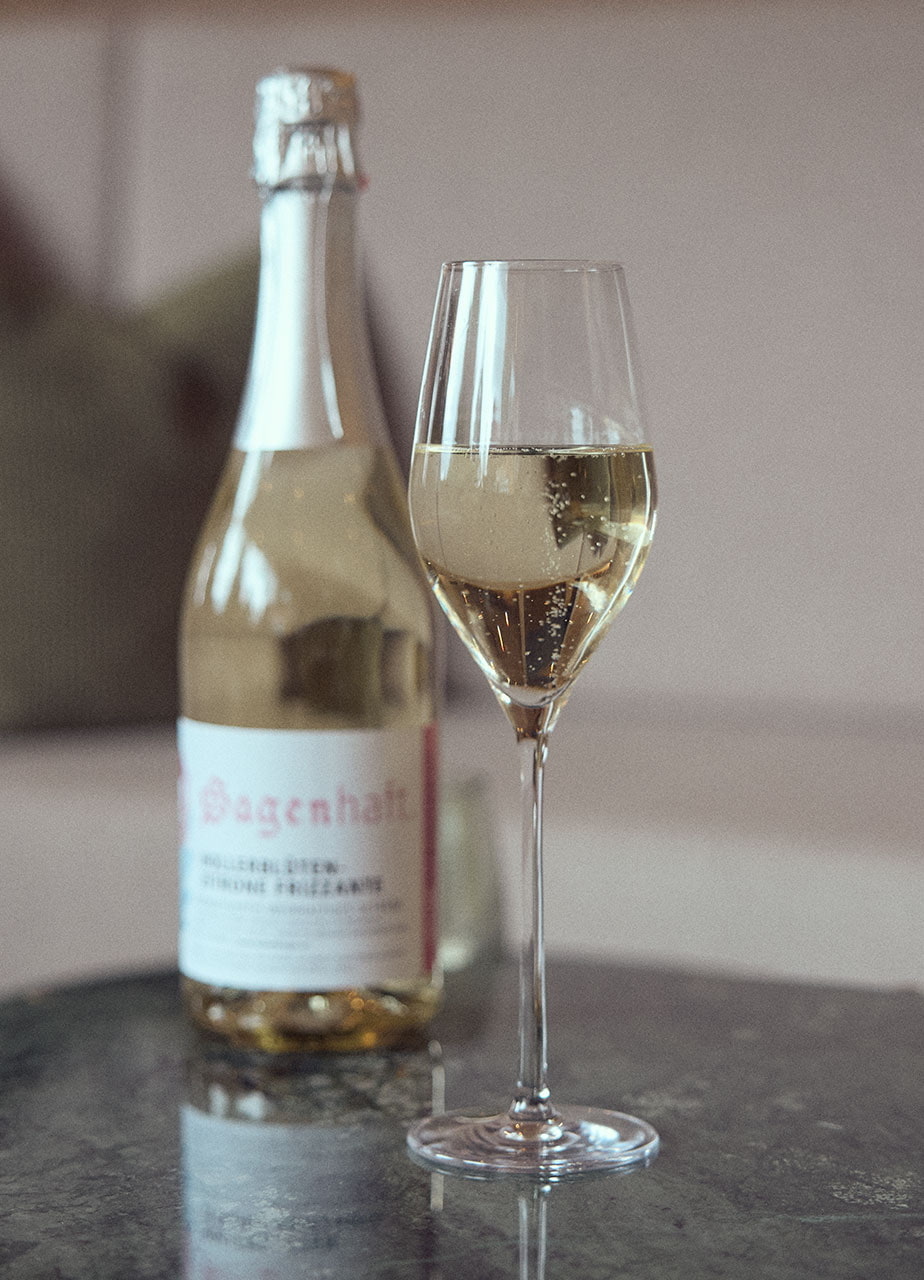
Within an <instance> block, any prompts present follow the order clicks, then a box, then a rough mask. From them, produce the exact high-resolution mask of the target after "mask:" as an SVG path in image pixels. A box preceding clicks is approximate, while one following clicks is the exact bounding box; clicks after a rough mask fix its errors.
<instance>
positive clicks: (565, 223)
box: [0, 0, 924, 723]
mask: <svg viewBox="0 0 924 1280" xmlns="http://www.w3.org/2000/svg"><path fill="white" fill-rule="evenodd" d="M287 60H288V61H293V60H306V61H318V62H325V61H327V62H332V63H339V64H342V65H344V66H348V67H351V68H353V69H355V70H356V71H357V73H358V74H359V76H360V78H361V87H362V89H363V96H364V103H365V115H366V123H365V128H364V135H363V137H364V144H365V146H364V154H365V159H366V163H367V167H368V170H369V172H370V175H371V179H372V182H371V187H370V190H369V192H368V195H367V196H366V199H365V204H364V210H363V218H364V231H365V242H366V245H367V259H368V269H369V277H370V287H371V290H372V294H373V297H374V301H375V306H376V310H377V312H378V314H379V315H380V316H381V317H382V318H383V321H384V325H385V328H386V331H387V335H388V347H389V355H390V358H391V361H392V364H393V365H394V367H395V368H396V370H397V374H396V396H395V398H396V401H397V403H398V405H399V406H400V408H401V411H402V412H401V417H402V418H403V420H404V421H403V423H402V424H401V426H402V427H403V428H404V429H405V430H406V429H408V428H409V424H410V419H411V416H412V413H413V407H414V401H415V396H416V383H417V379H418V376H419V370H420V364H421V360H422V354H423V348H424V343H425V339H426V331H427V326H428V323H429V315H430V307H431V300H432V294H433V289H434V285H435V279H436V273H437V268H438V265H439V263H440V261H441V260H442V259H444V258H446V257H450V256H452V257H456V256H485V255H496V256H512V255H516V256H561V255H575V256H578V255H588V256H598V257H607V256H613V257H618V258H620V259H621V260H622V261H623V262H624V264H625V266H626V268H627V272H628V276H629V281H630V288H631V289H632V291H633V294H634V303H635V309H636V313H637V315H636V318H637V324H638V329H639V333H640V340H641V350H642V364H643V371H644V373H645V376H646V384H647V390H648V400H649V410H650V418H651V423H652V430H653V435H654V438H655V441H656V443H657V445H658V450H659V458H660V480H661V488H662V494H663V499H662V523H661V527H660V529H659V533H658V538H657V540H656V546H655V549H654V551H653V554H652V557H651V560H650V562H649V567H648V569H646V575H645V578H643V581H642V583H641V585H640V587H639V590H638V593H637V596H636V599H635V600H634V601H633V602H632V604H631V605H630V607H629V609H628V610H627V612H626V614H625V615H624V617H623V618H622V619H621V620H620V621H619V622H618V623H617V625H616V628H615V632H614V635H613V636H612V637H611V639H610V640H609V642H608V644H607V645H606V646H605V647H604V649H603V650H602V651H601V652H600V654H599V655H598V656H597V657H596V658H595V660H594V663H593V664H591V666H590V667H589V668H588V671H587V673H586V674H585V676H584V677H583V678H582V679H583V682H584V688H583V689H582V690H580V691H579V692H578V694H576V697H575V703H576V704H580V705H581V706H583V707H584V708H585V710H586V709H587V708H588V707H589V706H590V705H591V703H592V701H594V700H597V699H599V697H600V696H601V695H603V696H607V697H608V696H609V695H611V694H612V695H613V697H614V698H615V699H616V700H617V701H621V702H624V703H625V704H626V705H631V706H641V707H653V708H659V707H660V708H663V709H664V710H665V711H670V710H671V708H673V707H674V705H675V704H676V703H678V702H682V703H685V704H687V705H695V706H698V707H700V708H702V709H709V708H712V709H715V708H716V707H719V708H720V709H721V708H726V709H727V708H728V707H731V708H732V709H734V708H740V709H741V710H742V712H743V713H744V714H746V715H751V714H752V712H753V711H754V709H755V708H757V710H758V711H761V708H762V707H763V704H765V703H769V704H773V705H772V706H771V707H769V708H767V709H766V712H764V711H761V714H764V713H766V714H769V716H770V717H771V718H778V717H782V716H789V715H790V713H791V711H792V708H793V707H794V706H796V705H797V704H799V705H801V706H802V707H803V708H804V709H806V710H807V712H808V713H809V715H811V716H814V715H815V713H816V712H817V713H822V712H823V713H825V714H827V713H829V712H830V713H831V714H834V715H835V716H840V715H841V714H842V713H843V714H846V715H852V714H860V715H861V716H865V715H866V714H867V713H870V714H875V715H879V714H880V713H882V714H887V715H889V714H894V715H901V716H904V717H908V716H909V715H910V716H911V717H913V718H914V719H915V723H918V722H919V721H918V720H917V717H918V716H919V715H920V712H921V710H922V708H924V677H922V672H924V625H922V623H924V603H922V599H924V580H922V579H924V574H922V568H924V532H922V522H921V521H920V519H919V518H918V511H919V507H920V500H921V493H922V491H924V433H922V430H921V403H922V399H924V374H922V367H924V360H922V334H924V266H922V254H924V219H922V212H921V210H922V207H924V153H922V138H924V127H922V126H924V119H922V114H924V113H922V92H921V89H922V80H921V68H922V66H924V11H922V9H921V6H920V4H919V3H918V0H876V3H874V4H870V3H869V0H766V2H759V0H722V2H716V3H710V2H708V0H684V2H683V3H673V4H671V3H658V2H657V0H655V2H652V3H638V4H632V3H621V4H619V3H617V4H608V5H607V4H598V5H587V6H582V5H580V4H577V5H566V4H558V5H555V4H549V5H546V4H541V3H540V4H528V5H527V4H524V5H517V4H503V3H499V4H497V5H495V6H493V7H491V6H483V5H476V6H470V5H466V4H456V5H446V6H440V5H435V6H434V5H426V4H421V5H407V6H404V7H402V6H397V7H389V6H382V5H379V4H367V5H364V6H353V5H349V4H342V5H339V6H335V7H334V8H332V9H330V10H328V9H325V8H321V7H318V8H317V9H315V10H314V11H312V12H311V13H306V14H305V15H304V16H303V17H299V16H296V15H295V14H292V13H289V14H287V15H285V16H282V17H278V18H269V19H265V20H260V21H252V22H248V21H246V20H243V19H240V18H229V19H227V20H222V19H220V18H216V17H214V16H209V17H201V16H200V17H196V16H195V15H186V16H181V15H180V16H172V17H171V16H159V17H158V16H155V17H152V18H149V19H145V18H141V17H138V18H133V19H132V20H131V21H128V20H126V21H124V22H121V23H120V22H118V21H113V22H106V21H103V20H92V19H73V20H71V19H56V18H54V17H49V18H46V19H44V20H43V21H42V22H37V21H36V22H30V21H29V20H28V19H26V18H24V17H19V18H17V19H12V18H8V19H6V20H5V21H3V23H2V25H0V177H2V180H3V181H4V182H5V183H6V185H7V186H8V187H9V188H11V189H12V190H13V192H14V194H15V196H16V198H17V200H18V202H19V203H20V205H21V206H22V207H24V208H25V209H26V210H27V211H28V212H29V213H30V215H31V216H32V217H33V218H34V220H35V222H36V223H37V225H38V226H39V228H40V229H41V231H42V232H43V234H44V235H45V236H46V237H47V241H48V243H49V245H50V246H51V248H52V250H53V251H54V252H55V253H56V254H57V255H58V257H59V259H60V261H61V262H62V263H63V264H64V265H65V267H66V269H67V271H68V272H69V274H70V276H71V278H72V279H73V280H75V281H76V282H77V283H78V284H79V285H80V286H82V287H84V288H87V289H96V290H98V291H99V292H100V293H102V294H103V295H106V296H108V297H110V298H111V299H114V300H117V301H120V302H131V301H132V300H133V299H139V298H143V297H146V296H148V295H150V294H151V293H152V292H154V291H156V290H158V289H159V288H161V287H162V286H165V285H167V284H168V283H170V282H173V281H175V280H177V279H179V278H181V277H182V276H183V275H184V274H185V273H188V272H191V271H194V270H196V269H198V268H201V267H205V266H207V265H209V264H211V263H213V262H215V261H216V260H218V259H220V258H221V256H222V255H223V254H226V253H228V252H230V251H232V250H234V249H236V248H238V247H240V246H242V245H244V244H247V243H249V242H250V241H251V240H252V238H253V235H254V231H255V224H256V216H257V209H256V202H255V198H254V195H253V192H252V191H251V189H250V184H249V179H248V176H247V169H248V158H249V156H248V151H249V136H250V111H251V98H252V88H253V82H254V80H255V79H256V78H257V76H258V75H259V74H261V73H262V72H264V71H266V70H268V69H270V68H272V67H273V66H274V65H276V64H277V63H280V62H283V61H287ZM457 671H458V673H459V674H460V676H461V678H462V679H470V680H471V681H472V682H473V683H476V682H477V681H480V676H477V675H476V673H475V672H474V669H473V668H472V669H471V670H470V669H469V665H468V660H467V659H465V658H464V657H463V656H461V655H460V661H459V662H458V664H457Z"/></svg>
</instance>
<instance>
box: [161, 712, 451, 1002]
mask: <svg viewBox="0 0 924 1280" xmlns="http://www.w3.org/2000/svg"><path fill="white" fill-rule="evenodd" d="M178 741H179V752H180V813H181V821H182V831H183V836H182V850H181V857H180V969H181V971H182V972H183V973H184V974H186V975H187V977H190V978H194V979H197V980H198V981H199V982H205V983H209V984H212V985H215V986H224V987H238V988H241V989H243V990H251V991H291V990H320V991H324V990H333V989H336V988H339V987H349V986H369V985H376V984H378V983H382V982H387V981H390V980H396V981H400V980H402V979H415V978H419V977H421V976H422V975H423V974H425V973H427V972H428V971H429V969H430V967H431V965H432V958H433V945H434V928H433V904H434V887H435V886H434V861H435V858H434V853H435V848H434V846H435V807H434V787H435V767H434V757H435V752H434V741H435V735H434V731H433V729H432V727H429V728H424V729H388V730H371V729H370V730H318V731H313V730H291V729H238V728H231V727H228V726H225V725H213V724H203V723H201V722H200V721H196V720H189V719H181V720H180V722H179V725H178Z"/></svg>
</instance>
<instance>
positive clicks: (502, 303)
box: [408, 261, 658, 1180]
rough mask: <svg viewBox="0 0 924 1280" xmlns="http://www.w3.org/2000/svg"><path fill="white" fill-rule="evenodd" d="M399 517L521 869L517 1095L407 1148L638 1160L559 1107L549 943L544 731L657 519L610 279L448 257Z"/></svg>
mask: <svg viewBox="0 0 924 1280" xmlns="http://www.w3.org/2000/svg"><path fill="white" fill-rule="evenodd" d="M410 506H411V519H412V523H413V527H414V537H415V539H416V542H417V547H418V550H419V551H420V554H421V556H422V558H423V561H424V564H425V566H426V569H427V573H428V575H429V578H430V582H431V585H432V587H433V590H434V592H435V594H436V597H437V599H438V600H439V603H440V605H441V606H442V608H443V610H444V611H445V613H446V614H447V616H448V617H449V620H450V622H451V623H452V625H453V627H454V628H455V630H456V631H457V632H458V634H459V636H460V637H461V638H462V640H463V641H464V643H465V645H466V647H467V648H468V650H469V652H470V653H471V654H472V657H473V658H474V659H475V661H476V662H477V663H478V665H479V667H480V668H481V670H482V671H483V672H484V674H485V675H486V677H487V679H488V681H489V683H490V686H491V688H492V689H493V691H494V693H495V695H496V696H497V699H498V701H499V702H500V704H501V706H502V707H503V708H504V710H505V712H506V713H507V716H508V717H509V719H510V721H511V722H512V724H513V727H514V730H515V733H516V739H517V743H518V749H519V752H520V758H521V759H520V763H521V776H522V833H523V868H522V911H521V937H520V1004H519V1009H520V1012H519V1045H520V1060H519V1078H518V1081H517V1085H516V1089H515V1091H514V1097H513V1101H512V1103H511V1105H510V1108H509V1110H507V1111H506V1112H503V1113H501V1114H499V1115H488V1116H483V1115H472V1114H468V1113H461V1112H450V1113H446V1114H442V1115H434V1116H430V1117H428V1118H426V1119H424V1120H421V1121H419V1122H418V1123H417V1124H416V1125H414V1126H413V1127H412V1128H411V1130H410V1132H409V1135H408V1144H409V1147H410V1149H411V1151H412V1152H413V1153H414V1155H415V1156H416V1157H417V1158H418V1159H420V1160H422V1161H423V1162H425V1163H426V1164H428V1165H430V1166H432V1167H435V1168H439V1169H443V1170H455V1171H461V1172H467V1173H469V1174H472V1175H476V1176H478V1175H480V1176H490V1175H492V1174H497V1173H519V1174H523V1175H527V1176H538V1177H541V1178H543V1179H546V1180H554V1179H556V1178H562V1177H568V1176H571V1175H574V1174H578V1173H582V1172H586V1171H590V1170H605V1169H625V1168H630V1167H632V1166H635V1165H644V1164H648V1163H650V1161H651V1160H652V1159H653V1158H654V1156H655V1155H656V1153H657V1149H658V1135H657V1133H656V1132H655V1131H654V1129H652V1128H651V1126H650V1125H648V1124H647V1123H645V1122H644V1121H642V1120H637V1119H635V1118H634V1117H632V1116H627V1115H624V1114H622V1113H620V1112H616V1111H609V1110H602V1109H593V1108H588V1107H578V1106H562V1105H559V1104H557V1103H555V1102H553V1101H552V1098H551V1095H550V1091H549V1087H548V1082H547V1030H546V997H545V956H544V945H543V932H542V930H543V921H542V782H543V768H544V764H545V759H546V754H547V750H548V738H549V733H550V731H551V729H552V727H553V725H554V724H555V721H556V720H557V718H558V715H559V713H560V712H561V709H562V707H563V706H564V704H565V702H566V701H567V698H568V695H569V693H570V691H571V686H572V684H573V683H574V680H575V679H576V677H577V675H578V672H579V671H580V669H581V668H582V667H583V665H584V663H585V662H586V661H587V659H588V658H589V657H590V655H591V653H592V652H593V650H594V649H595V648H596V646H597V644H598V643H599V642H600V640H601V639H602V637H603V635H604V634H605V632H606V630H607V628H608V626H609V624H610V622H611V621H612V619H613V618H614V617H615V615H616V614H617V613H618V611H619V610H620V609H621V608H622V606H623V605H624V604H625V603H626V601H627V600H628V598H629V596H630V594H631V592H632V589H633V587H634V586H635V583H636V581H637V579H638V576H639V574H640V573H641V570H642V566H643V565H644V563H645V557H646V555H647V552H648V547H649V545H650V543H651V536H652V532H653V529H654V523H655V477H654V468H653V463H652V453H651V448H650V445H649V442H648V437H647V435H646V432H645V429H644V426H643V423H642V421H641V416H640V409H639V396H638V390H637V385H636V373H635V366H634V356H633V337H632V328H631V321H630V316H629V307H628V298H627V294H626V288H625V281H624V278H623V273H622V270H621V268H620V267H618V266H616V265H615V264H613V263H605V262H580V261H560V262H543V261H535V262H529V261H525V262H524V261H520V262H500V261H494V262H451V263H447V264H446V265H444V267H443V269H442V273H441V276H440V283H439V290H438V294H437V300H436V308H435V312H434V318H433V327H432V330H431V334H430V344H429V349H428V353H427V360H426V365H425V369H424V377H423V385H422V389H421V397H420V408H419V412H418V420H417V429H416V435H415V442H414V451H413V457H412V463H411V480H410ZM589 794H590V793H589ZM588 802H589V803H592V800H589V801H588Z"/></svg>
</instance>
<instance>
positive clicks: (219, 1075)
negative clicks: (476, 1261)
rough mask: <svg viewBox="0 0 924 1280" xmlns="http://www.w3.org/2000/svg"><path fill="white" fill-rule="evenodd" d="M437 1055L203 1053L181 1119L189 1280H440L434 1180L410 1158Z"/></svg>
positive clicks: (195, 1060) (190, 1068)
mask: <svg viewBox="0 0 924 1280" xmlns="http://www.w3.org/2000/svg"><path fill="white" fill-rule="evenodd" d="M430 1093H431V1058H430V1055H429V1054H428V1053H427V1052H426V1051H421V1052H406V1053H393V1054H365V1053H364V1054H350V1055H339V1056H337V1057H328V1056H324V1057H321V1056H313V1057H311V1058H310V1059H305V1058H302V1059H300V1060H299V1062H298V1064H297V1066H294V1065H293V1064H282V1063H280V1062H278V1061H276V1062H272V1063H268V1062H267V1061H266V1059H263V1060H262V1061H260V1060H257V1059H254V1058H252V1057H251V1058H250V1059H244V1058H241V1059H237V1060H235V1059H231V1058H229V1057H227V1056H209V1055H208V1054H201V1055H193V1056H192V1057H191V1058H190V1059H189V1060H188V1062H187V1085H186V1091H185V1099H184V1103H183V1106H182V1112H181V1117H180V1124H181V1138H182V1148H183V1200H184V1219H185V1266H184V1280H296V1278H297V1280H306V1277H321V1276H323V1277H324V1278H325V1280H341V1277H342V1280H357V1277H361V1276H364V1275H368V1274H371V1273H373V1272H376V1271H378V1270H380V1269H381V1267H382V1266H383V1265H384V1264H386V1263H387V1261H388V1259H389V1258H392V1259H393V1260H394V1264H395V1266H396V1268H397V1267H399V1266H400V1268H401V1275H402V1276H407V1277H409V1278H411V1280H418V1278H419V1280H436V1278H437V1277H438V1276H439V1272H438V1270H437V1269H436V1264H435V1263H434V1262H433V1261H432V1252H433V1241H432V1231H431V1213H430V1208H429V1201H430V1187H429V1180H428V1179H425V1178H421V1176H420V1171H419V1170H417V1169H415V1168H414V1167H413V1166H411V1164H410V1162H409V1161H408V1159H407V1156H406V1154H405V1149H404V1136H405V1130H406V1127H407V1121H408V1120H409V1119H411V1118H412V1117H413V1116H416V1115H418V1114H420V1113H421V1111H422V1110H423V1109H424V1108H425V1107H426V1106H427V1105H428V1103H429V1100H430Z"/></svg>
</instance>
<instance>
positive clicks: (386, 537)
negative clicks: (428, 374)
mask: <svg viewBox="0 0 924 1280" xmlns="http://www.w3.org/2000/svg"><path fill="white" fill-rule="evenodd" d="M180 676H181V695H182V712H183V714H184V715H185V716H189V717H191V718H192V719H194V720H200V721H204V722H206V723H210V724H220V725H237V726H242V727H246V728H259V729H364V728H390V727H408V726H418V725H421V726H422V725H426V724H429V723H430V722H431V721H432V720H433V718H434V712H435V709H434V699H433V672H432V619H431V613H430V601H429V593H428V591H427V587H426V583H425V582H424V581H423V577H422V575H421V573H420V571H419V565H418V560H417V557H416V554H415V552H414V548H413V543H412V540H411V534H410V528H409V526H408V522H407V513H406V508H405V505H404V500H403V495H402V493H401V488H400V483H399V480H398V477H397V473H396V469H395V466H394V463H393V460H392V458H391V455H390V454H389V453H388V452H386V451H384V450H378V449H374V448H372V447H371V446H365V445H347V444H335V445H331V446H330V447H328V448H324V449H305V450H301V449H293V450H283V451H277V452H265V453H263V452H248V453H243V452H240V451H235V452H234V453H233V454H232V456H231V459H230V461H229V464H228V466H227V468H226V472H225V475H224V477H223V479H222V482H221V484H220V486H219V489H218V493H217V494H216V497H215V500H214V502H213V504H212V510H211V513H210V515H209V518H208V520H207V522H206V525H205V528H204V529H203V532H202V534H201V537H200V540H199V546H198V548H197V551H196V554H195V557H194V560H193V566H192V569H191V571H190V575H189V579H188V582H187V589H186V599H185V604H184V617H183V625H182V629H181V643H180ZM183 994H184V1000H185V1004H186V1008H187V1011H188V1013H189V1015H190V1017H191V1018H192V1020H193V1021H194V1022H195V1023H196V1024H197V1025H198V1026H200V1027H201V1028H203V1029H204V1030H206V1031H209V1032H212V1033H215V1034H218V1035H221V1036H223V1037H225V1038H227V1039H228V1040H230V1041H232V1042H233V1043H235V1044H238V1045H241V1046H244V1047H254V1048H261V1049H270V1050H313V1049H333V1050H349V1049H358V1048H371V1047H375V1046H384V1045H390V1044H395V1043H398V1042H400V1041H403V1040H405V1039H406V1038H407V1037H408V1036H409V1034H410V1033H412V1032H413V1031H414V1030H415V1029H416V1028H419V1027H421V1026H423V1025H424V1024H425V1023H426V1022H427V1021H429V1019H430V1018H431V1017H432V1016H433V1013H434V1011H435V1009H436V1006H437V1004H438V1000H439V992H438V986H437V985H436V983H435V982H433V981H431V980H430V979H429V977H427V978H422V979H421V980H419V981H417V982H394V983H388V982H385V983H383V984H382V985H381V986H379V987H376V988H375V989H374V990H371V989H360V988H353V989H349V990H343V991H245V990H237V989H233V988H227V987H216V986H211V985H208V984H206V983H202V982H198V981H194V980H192V979H190V978H185V977H184V978H183Z"/></svg>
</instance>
